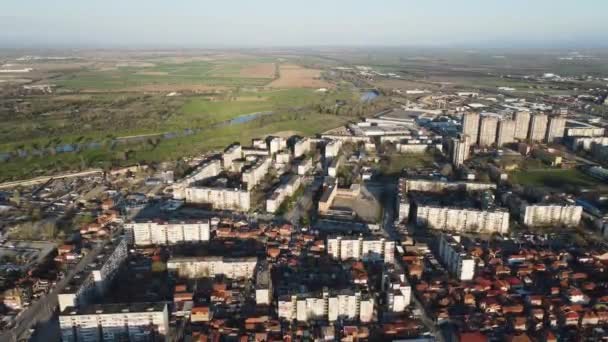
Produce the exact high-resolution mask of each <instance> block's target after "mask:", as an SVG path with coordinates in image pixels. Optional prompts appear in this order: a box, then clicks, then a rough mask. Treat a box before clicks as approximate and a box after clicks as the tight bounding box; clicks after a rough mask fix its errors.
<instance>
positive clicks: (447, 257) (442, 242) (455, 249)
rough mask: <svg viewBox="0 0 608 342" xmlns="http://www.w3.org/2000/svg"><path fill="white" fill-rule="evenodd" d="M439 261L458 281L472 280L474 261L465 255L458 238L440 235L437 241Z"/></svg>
mask: <svg viewBox="0 0 608 342" xmlns="http://www.w3.org/2000/svg"><path fill="white" fill-rule="evenodd" d="M439 259H440V260H441V261H442V262H443V263H444V264H445V265H446V267H447V269H448V270H449V271H450V273H452V274H453V275H454V276H455V277H456V278H458V279H459V280H464V281H467V280H473V278H474V277H475V260H474V259H473V257H471V256H470V255H469V254H467V253H466V252H465V250H464V248H463V247H462V245H461V244H460V236H457V235H449V234H442V235H441V238H440V239H439Z"/></svg>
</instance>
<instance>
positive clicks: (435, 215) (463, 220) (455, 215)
mask: <svg viewBox="0 0 608 342" xmlns="http://www.w3.org/2000/svg"><path fill="white" fill-rule="evenodd" d="M416 224H418V225H421V226H426V227H429V228H432V229H440V230H450V231H454V232H465V231H470V232H487V233H493V232H496V233H501V234H504V233H507V232H508V231H509V213H508V212H507V211H505V210H498V209H497V210H478V209H463V208H451V207H437V206H427V205H418V206H417V208H416Z"/></svg>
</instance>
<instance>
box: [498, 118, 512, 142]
mask: <svg viewBox="0 0 608 342" xmlns="http://www.w3.org/2000/svg"><path fill="white" fill-rule="evenodd" d="M516 127H517V124H516V122H515V121H514V120H500V121H499V122H498V134H497V136H496V146H498V147H501V146H504V145H505V144H509V143H512V142H515V128H516Z"/></svg>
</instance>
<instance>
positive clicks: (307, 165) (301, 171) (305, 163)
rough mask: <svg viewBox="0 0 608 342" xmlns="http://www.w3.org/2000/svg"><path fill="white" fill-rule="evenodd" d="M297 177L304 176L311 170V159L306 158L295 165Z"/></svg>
mask: <svg viewBox="0 0 608 342" xmlns="http://www.w3.org/2000/svg"><path fill="white" fill-rule="evenodd" d="M296 168H297V171H298V175H300V176H304V175H305V174H307V173H308V171H310V170H311V169H312V158H306V159H304V160H301V161H299V162H298V163H297V164H296Z"/></svg>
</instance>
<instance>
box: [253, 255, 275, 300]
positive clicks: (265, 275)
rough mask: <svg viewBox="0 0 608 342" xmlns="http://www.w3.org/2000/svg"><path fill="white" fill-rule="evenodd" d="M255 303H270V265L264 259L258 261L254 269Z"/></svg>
mask: <svg viewBox="0 0 608 342" xmlns="http://www.w3.org/2000/svg"><path fill="white" fill-rule="evenodd" d="M255 303H256V304H257V305H270V303H272V278H271V276H270V265H269V264H268V262H266V261H260V263H259V264H258V266H257V269H256V271H255Z"/></svg>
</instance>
